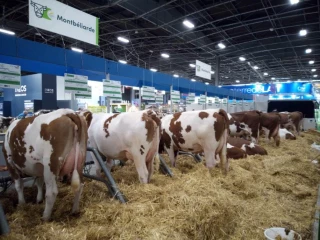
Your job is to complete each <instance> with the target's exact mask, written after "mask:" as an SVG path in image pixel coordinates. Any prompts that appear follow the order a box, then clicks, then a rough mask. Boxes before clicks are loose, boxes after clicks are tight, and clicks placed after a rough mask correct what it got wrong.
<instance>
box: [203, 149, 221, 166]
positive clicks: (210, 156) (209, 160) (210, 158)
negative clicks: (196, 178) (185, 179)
mask: <svg viewBox="0 0 320 240" xmlns="http://www.w3.org/2000/svg"><path fill="white" fill-rule="evenodd" d="M214 154H215V152H214V151H213V150H211V149H204V157H205V159H206V166H207V168H209V169H211V168H214V167H215V166H216V159H215V157H214ZM220 157H221V156H220ZM220 160H221V159H220Z"/></svg>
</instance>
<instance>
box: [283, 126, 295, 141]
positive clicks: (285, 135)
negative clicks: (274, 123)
mask: <svg viewBox="0 0 320 240" xmlns="http://www.w3.org/2000/svg"><path fill="white" fill-rule="evenodd" d="M279 136H280V138H281V139H287V140H296V139H297V138H296V136H295V135H294V134H293V133H292V132H289V131H288V130H287V129H285V128H280V129H279Z"/></svg>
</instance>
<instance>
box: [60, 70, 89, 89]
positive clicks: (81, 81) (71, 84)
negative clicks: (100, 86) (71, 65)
mask: <svg viewBox="0 0 320 240" xmlns="http://www.w3.org/2000/svg"><path fill="white" fill-rule="evenodd" d="M64 91H65V92H74V93H75V94H87V92H88V77H87V76H82V75H76V74H70V73H65V74H64Z"/></svg>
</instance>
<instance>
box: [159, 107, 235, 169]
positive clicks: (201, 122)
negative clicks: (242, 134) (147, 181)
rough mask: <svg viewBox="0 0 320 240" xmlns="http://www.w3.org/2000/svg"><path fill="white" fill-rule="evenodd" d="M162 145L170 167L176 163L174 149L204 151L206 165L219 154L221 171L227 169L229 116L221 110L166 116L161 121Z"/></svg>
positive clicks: (214, 161)
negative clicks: (169, 161)
mask: <svg viewBox="0 0 320 240" xmlns="http://www.w3.org/2000/svg"><path fill="white" fill-rule="evenodd" d="M161 122H162V128H163V129H162V134H161V143H162V145H163V146H162V147H160V148H163V149H164V150H165V151H166V152H167V153H168V154H169V158H170V160H171V163H172V166H175V163H176V152H177V151H179V150H181V151H186V152H193V153H201V152H204V155H205V159H206V166H207V167H208V168H213V167H215V165H216V157H215V156H216V155H217V154H219V157H220V160H221V164H222V168H224V170H225V173H227V171H228V169H229V162H228V159H227V156H226V155H227V135H228V130H229V119H228V116H227V113H226V112H225V111H224V110H223V109H208V110H201V111H188V112H182V113H181V112H179V113H175V114H173V115H167V116H165V117H164V118H162V120H161Z"/></svg>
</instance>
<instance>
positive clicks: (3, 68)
mask: <svg viewBox="0 0 320 240" xmlns="http://www.w3.org/2000/svg"><path fill="white" fill-rule="evenodd" d="M20 82H21V67H20V66H18V65H11V64H5V63H0V87H2V88H20Z"/></svg>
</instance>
